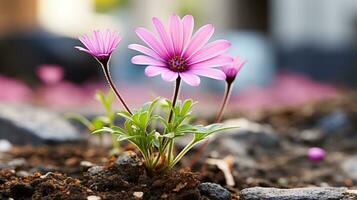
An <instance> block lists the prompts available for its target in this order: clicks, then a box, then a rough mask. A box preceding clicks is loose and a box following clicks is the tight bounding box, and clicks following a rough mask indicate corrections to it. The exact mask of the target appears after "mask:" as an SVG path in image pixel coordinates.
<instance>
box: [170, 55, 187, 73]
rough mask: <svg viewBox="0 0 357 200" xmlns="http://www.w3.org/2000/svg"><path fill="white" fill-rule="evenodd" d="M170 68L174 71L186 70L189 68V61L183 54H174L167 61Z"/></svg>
mask: <svg viewBox="0 0 357 200" xmlns="http://www.w3.org/2000/svg"><path fill="white" fill-rule="evenodd" d="M167 64H168V65H169V68H170V70H172V71H174V72H184V71H186V70H187V69H188V65H187V61H186V59H185V58H183V57H181V56H174V57H172V58H171V59H169V60H168V61H167Z"/></svg>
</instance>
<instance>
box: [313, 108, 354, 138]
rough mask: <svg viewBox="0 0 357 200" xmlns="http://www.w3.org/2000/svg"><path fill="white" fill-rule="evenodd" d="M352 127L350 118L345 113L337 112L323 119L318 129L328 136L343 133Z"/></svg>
mask: <svg viewBox="0 0 357 200" xmlns="http://www.w3.org/2000/svg"><path fill="white" fill-rule="evenodd" d="M349 125H350V118H349V116H348V115H347V114H346V113H345V112H343V111H335V112H332V113H330V114H329V115H327V116H325V117H323V118H322V119H320V121H319V122H318V127H319V128H320V129H322V130H323V131H324V132H325V133H326V134H334V133H341V132H344V131H343V130H346V128H348V126H349Z"/></svg>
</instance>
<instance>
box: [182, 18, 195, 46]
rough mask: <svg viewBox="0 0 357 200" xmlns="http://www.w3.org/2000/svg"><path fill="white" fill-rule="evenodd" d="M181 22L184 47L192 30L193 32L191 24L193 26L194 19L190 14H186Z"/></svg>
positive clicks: (189, 38)
mask: <svg viewBox="0 0 357 200" xmlns="http://www.w3.org/2000/svg"><path fill="white" fill-rule="evenodd" d="M182 24H183V48H184V49H186V47H187V46H188V44H189V42H190V40H191V36H192V32H193V26H194V19H193V17H192V15H186V16H184V17H183V18H182Z"/></svg>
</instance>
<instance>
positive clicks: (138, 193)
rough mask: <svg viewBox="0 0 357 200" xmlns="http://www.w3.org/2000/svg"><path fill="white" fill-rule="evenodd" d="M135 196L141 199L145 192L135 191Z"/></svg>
mask: <svg viewBox="0 0 357 200" xmlns="http://www.w3.org/2000/svg"><path fill="white" fill-rule="evenodd" d="M133 196H134V197H136V198H140V199H141V198H142V197H143V196H144V192H134V193H133Z"/></svg>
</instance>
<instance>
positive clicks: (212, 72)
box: [129, 15, 232, 86]
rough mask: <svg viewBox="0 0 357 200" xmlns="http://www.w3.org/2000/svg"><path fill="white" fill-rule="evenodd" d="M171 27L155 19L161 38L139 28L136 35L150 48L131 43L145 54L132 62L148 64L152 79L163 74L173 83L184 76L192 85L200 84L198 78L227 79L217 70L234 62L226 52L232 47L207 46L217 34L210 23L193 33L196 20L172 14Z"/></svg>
mask: <svg viewBox="0 0 357 200" xmlns="http://www.w3.org/2000/svg"><path fill="white" fill-rule="evenodd" d="M169 21H170V22H169V27H168V28H167V29H166V27H165V26H164V25H163V23H162V22H161V21H160V20H159V19H158V18H156V17H154V18H153V19H152V22H153V24H154V26H155V29H156V31H157V33H158V36H159V38H157V37H155V36H154V34H153V33H152V32H150V31H148V30H147V29H145V28H142V27H139V28H136V30H135V32H136V34H137V35H138V36H139V38H140V39H141V40H143V41H144V42H145V43H146V44H147V46H148V47H145V46H142V45H138V44H131V45H129V48H130V49H133V50H136V51H139V52H141V53H143V54H145V55H137V56H135V57H133V58H132V60H131V61H132V63H134V64H138V65H147V67H146V69H145V74H146V75H147V76H149V77H152V76H157V75H159V74H161V77H162V79H164V80H165V81H174V80H176V79H177V78H178V77H181V78H182V80H183V81H185V82H186V83H187V84H189V85H192V86H197V85H199V84H200V78H199V77H198V76H206V77H210V78H214V79H219V80H224V79H225V74H224V73H223V72H222V71H221V70H219V69H215V67H219V66H222V65H226V64H228V63H230V62H232V58H231V57H229V56H226V55H223V53H224V52H225V51H226V50H227V49H228V48H229V47H230V45H231V44H230V42H229V41H227V40H216V41H213V42H211V43H208V44H207V42H208V40H209V39H210V38H211V36H212V35H213V32H214V27H213V26H212V25H211V24H208V25H205V26H203V27H201V28H200V29H199V30H198V31H197V32H196V33H195V34H193V36H192V33H193V26H194V19H193V17H192V16H191V15H186V16H184V17H183V18H182V19H181V18H180V17H179V16H177V15H172V16H171V17H170V20H169Z"/></svg>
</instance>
